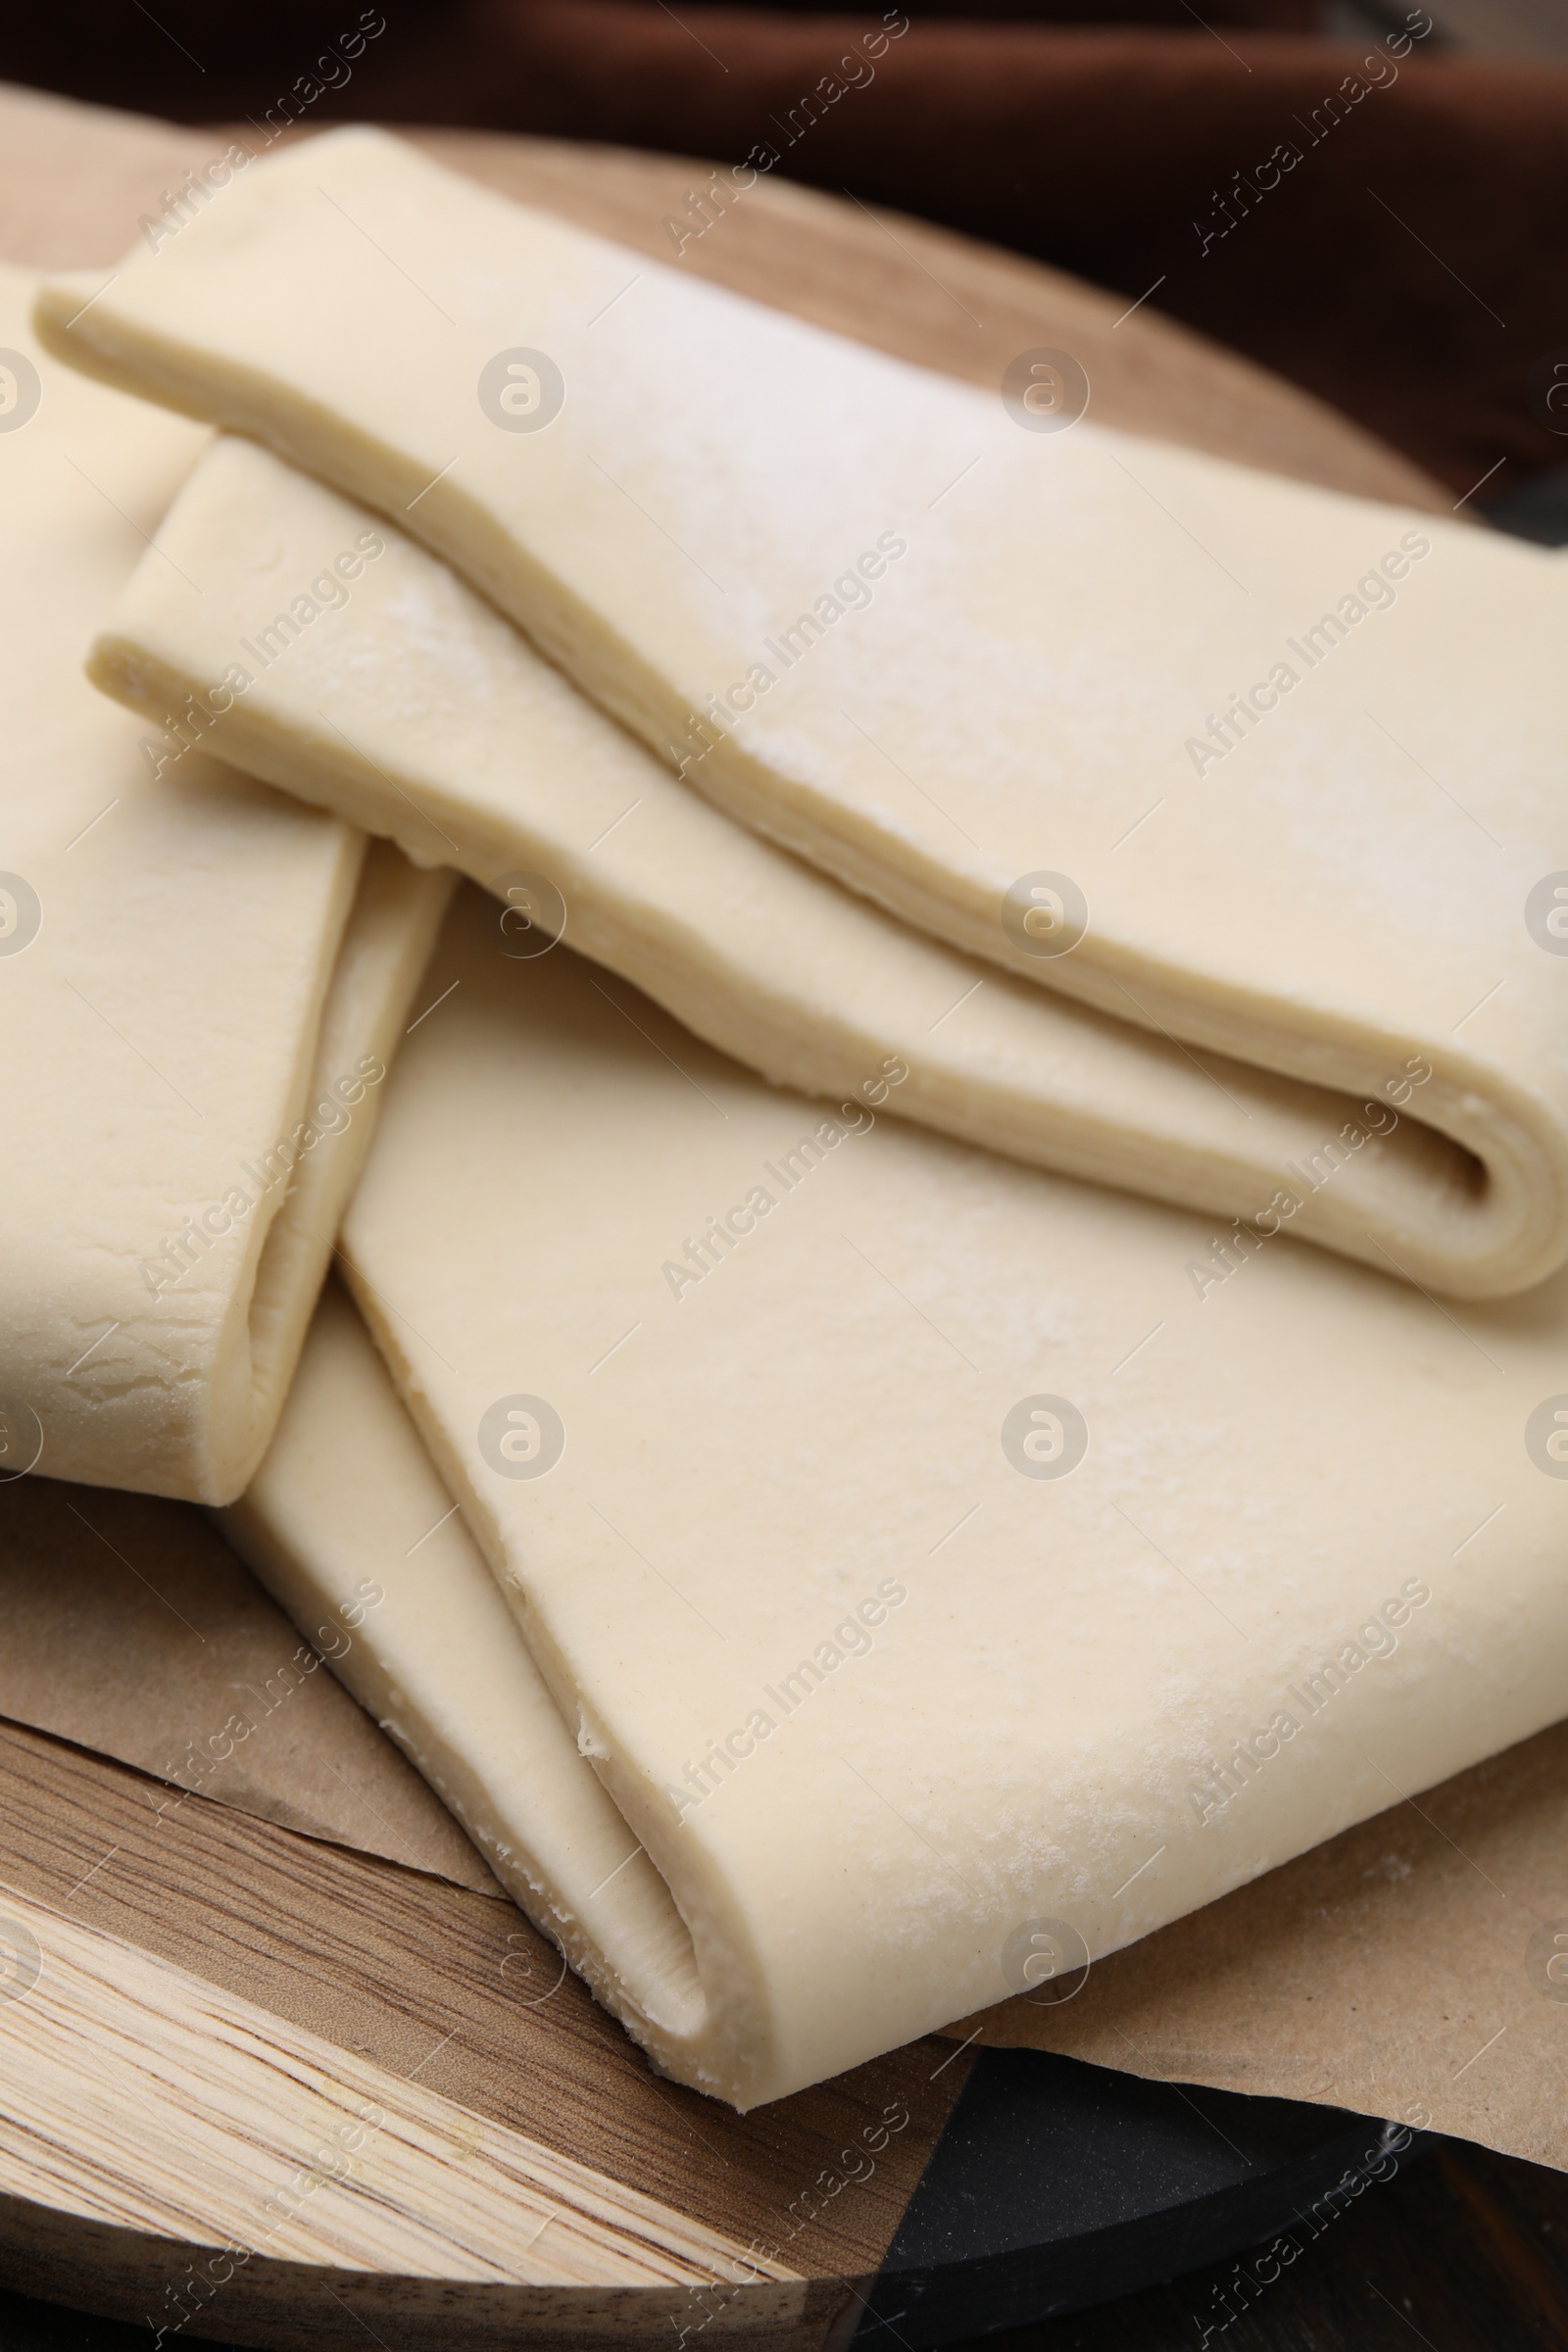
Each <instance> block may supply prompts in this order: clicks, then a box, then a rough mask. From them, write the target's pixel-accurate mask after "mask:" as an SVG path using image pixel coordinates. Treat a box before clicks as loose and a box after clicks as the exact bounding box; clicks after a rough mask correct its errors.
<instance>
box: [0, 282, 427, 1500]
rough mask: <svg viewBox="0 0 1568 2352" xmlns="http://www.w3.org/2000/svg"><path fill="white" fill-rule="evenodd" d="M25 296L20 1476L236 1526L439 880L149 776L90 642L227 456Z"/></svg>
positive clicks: (7, 971)
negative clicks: (172, 503) (232, 1520)
mask: <svg viewBox="0 0 1568 2352" xmlns="http://www.w3.org/2000/svg"><path fill="white" fill-rule="evenodd" d="M32 293H33V285H32V281H31V280H30V279H29V278H28V277H26V276H25V275H24V273H22V272H21V271H18V270H11V269H3V270H0V347H3V350H0V369H3V370H4V373H3V374H0V426H4V427H5V429H3V430H0V521H3V526H4V542H5V562H4V564H3V565H0V726H3V729H4V748H5V760H4V780H3V783H0V869H3V871H4V876H5V877H6V878H5V879H4V880H3V881H0V893H3V896H0V1097H3V1100H4V1102H5V1105H6V1124H7V1143H6V1149H5V1152H4V1166H3V1173H0V1231H3V1233H4V1242H3V1245H0V1400H3V1412H0V1476H5V1475H13V1474H16V1473H18V1472H22V1471H25V1470H27V1469H29V1468H31V1467H36V1468H38V1469H39V1470H40V1471H43V1472H45V1473H47V1474H49V1475H52V1476H54V1477H56V1478H68V1479H83V1480H88V1481H90V1482H93V1483H95V1484H103V1485H114V1486H122V1487H130V1488H136V1489H139V1490H141V1491H143V1492H150V1493H154V1494H166V1495H184V1496H187V1497H190V1498H194V1499H199V1500H209V1501H213V1500H227V1499H229V1498H230V1497H231V1496H232V1495H235V1494H236V1493H237V1492H238V1491H239V1490H240V1489H241V1488H242V1487H243V1486H244V1484H245V1482H246V1481H247V1480H248V1478H249V1477H250V1475H251V1472H252V1470H253V1469H254V1468H255V1466H256V1463H257V1461H258V1460H259V1459H260V1457H261V1454H262V1451H263V1449H264V1447H265V1446H266V1443H267V1439H268V1436H269V1434H270V1427H271V1423H272V1420H273V1417H274V1416H275V1413H276V1411H277V1408H278V1406H279V1404H280V1402H281V1400H282V1396H283V1392H284V1390H285V1388H286V1386H287V1383H288V1378H289V1374H290V1372H291V1370H292V1368H293V1360H294V1355H295V1352H296V1351H297V1349H298V1348H299V1345H300V1342H301V1340H302V1339H303V1336H304V1331H305V1326H306V1324H307V1322H308V1320H309V1317H310V1312H311V1308H312V1305H313V1303H314V1299H315V1295H316V1290H317V1287H318V1285H319V1281H320V1278H321V1274H322V1271H323V1269H324V1266H325V1263H326V1258H327V1253H328V1250H329V1247H330V1242H331V1236H332V1233H333V1230H334V1228H335V1225H336V1222H337V1218H338V1216H339V1214H340V1212H341V1208H342V1203H343V1201H344V1200H345V1199H346V1198H347V1195H348V1192H349V1190H350V1188H351V1186H352V1183H353V1180H354V1177H355V1175H356V1173H357V1171H358V1167H359V1164H360V1162H361V1160H362V1158H363V1156H364V1152H365V1148H366V1146H367V1144H368V1138H369V1131H370V1125H371V1122H372V1120H373V1117H374V1113H375V1108H376V1104H377V1100H378V1093H379V1089H378V1088H377V1087H376V1086H367V1085H366V1083H365V1080H364V1078H363V1076H361V1075H358V1074H357V1073H358V1072H359V1070H360V1065H361V1063H362V1060H365V1059H367V1058H368V1059H372V1060H373V1059H375V1058H376V1057H377V1056H379V1057H382V1059H383V1060H384V1058H385V1057H387V1056H389V1055H390V1054H391V1051H392V1046H393V1041H394V1038H395V1036H396V1035H397V1033H398V1032H399V1030H400V1029H401V1026H402V1019H401V1016H402V1011H403V1006H404V1005H405V1003H406V1000H407V996H408V993H409V991H410V990H411V989H412V988H413V987H414V985H415V983H416V982H417V977H418V972H419V968H420V965H421V963H422V961H423V958H424V956H425V955H426V954H427V953H428V947H429V942H430V939H431V937H432V935H433V931H434V928H435V925H436V923H437V921H438V920H439V915H440V908H441V905H442V897H443V883H442V878H441V877H438V876H430V875H421V874H418V873H417V872H415V871H414V869H413V868H411V867H410V866H409V864H408V863H407V861H406V860H405V859H404V858H402V857H401V856H399V855H398V853H397V852H396V851H394V850H392V849H390V848H387V847H377V848H376V849H374V850H373V851H372V852H371V854H370V856H369V858H367V857H366V846H365V839H364V836H363V834H361V833H360V832H358V831H357V830H355V829H354V828H352V827H350V826H348V825H345V824H342V823H340V822H338V821H336V820H334V819H331V818H327V817H323V816H322V815H320V814H319V813H317V812H316V811H313V810H307V809H301V808H299V807H298V806H297V805H294V804H291V803H288V802H285V801H283V800H282V799H280V798H279V796H278V795H277V794H275V793H273V792H271V791H270V790H269V789H267V788H266V787H265V786H262V785H259V784H257V783H255V782H253V781H251V780H250V779H249V778H247V777H243V776H240V775H238V774H236V773H235V772H234V771H233V770H231V769H227V768H222V767H220V766H219V765H217V763H216V762H214V761H212V760H208V759H206V758H205V756H204V755H203V754H202V753H200V752H192V753H191V754H189V755H188V757H187V758H185V759H183V760H179V761H178V762H176V763H168V764H166V765H165V767H164V769H163V772H162V773H161V774H158V775H155V774H154V772H153V770H154V766H155V765H156V760H148V759H147V758H146V757H145V756H144V753H143V750H142V739H143V736H144V734H145V729H144V728H142V727H140V726H138V725H137V724H136V722H135V721H134V720H133V719H131V718H130V717H128V716H127V715H126V714H125V713H124V712H123V711H116V710H114V709H113V707H112V706H111V705H110V704H108V703H107V702H106V701H105V700H104V699H103V697H102V696H101V695H98V694H95V693H94V692H93V691H92V689H91V688H90V687H89V686H88V684H87V682H86V680H85V678H84V677H83V675H82V661H83V657H84V655H85V652H86V648H87V645H88V641H89V639H90V637H91V634H92V630H93V628H94V626H95V625H96V623H97V621H98V620H99V619H100V618H101V617H102V615H103V613H104V612H105V611H106V609H107V608H108V606H109V604H110V603H111V602H112V601H113V599H114V597H115V595H116V594H117V593H118V591H119V589H120V588H121V586H122V585H123V581H124V579H125V578H126V576H127V574H128V573H129V571H130V569H131V566H132V564H133V563H134V562H135V560H136V558H137V557H138V556H139V555H140V554H141V552H142V550H143V548H144V547H145V546H146V545H147V544H148V539H149V535H150V534H156V531H157V527H158V521H159V517H160V516H161V515H162V513H163V511H164V509H165V507H166V506H167V504H168V502H169V499H170V497H171V496H172V492H173V490H174V489H175V487H176V486H177V484H178V483H179V481H180V479H181V477H182V476H183V475H184V473H185V472H186V471H187V470H188V468H189V466H191V464H192V463H193V461H194V460H195V458H196V457H197V455H198V453H199V451H200V449H201V448H202V445H203V442H204V440H205V438H206V436H205V435H204V434H202V433H201V432H199V431H198V430H196V429H195V428H194V427H192V426H190V425H188V424H186V423H184V422H182V421H181V420H179V419H177V418H174V417H170V416H169V415H168V414H167V413H166V412H164V411H162V410H159V409H155V408H149V407H147V406H145V405H144V404H142V403H141V402H138V401H132V400H127V399H125V398H123V396H121V395H120V394H117V393H114V392H108V391H105V390H103V389H101V388H100V387H98V386H96V385H91V384H87V383H85V382H83V380H82V379H81V377H80V376H78V375H76V374H75V373H73V370H71V369H70V368H62V367H61V366H60V365H59V364H58V363H57V362H55V361H53V360H51V359H50V358H48V357H47V355H45V354H44V353H43V352H42V351H40V350H39V349H38V347H37V346H36V344H35V343H33V341H32V339H31V336H30V334H29V331H28V329H27V326H26V324H25V320H26V316H27V311H28V307H29V305H30V302H31V299H32ZM34 391H36V394H37V401H36V406H35V407H33V394H34ZM29 410H30V411H31V413H30V414H28V413H27V412H28V411H29ZM7 416H10V417H13V418H17V419H20V421H17V422H15V423H13V424H11V425H9V426H6V417H7ZM340 1081H341V1082H342V1087H343V1089H344V1090H346V1091H347V1092H348V1093H350V1094H352V1095H354V1096H355V1098H356V1102H355V1104H354V1106H353V1107H349V1106H347V1105H346V1104H345V1103H344V1101H343V1096H342V1092H341V1091H340V1083H339V1082H340ZM323 1100H328V1101H329V1105H330V1106H329V1108H328V1109H327V1110H326V1111H325V1112H317V1111H316V1108H315V1106H316V1105H317V1104H318V1103H320V1102H322V1101H323ZM334 1131H335V1132H334ZM307 1132H309V1133H310V1134H312V1135H314V1136H316V1137H317V1138H319V1142H317V1143H315V1144H313V1145H312V1146H311V1148H310V1149H309V1150H305V1151H299V1150H297V1149H296V1148H297V1147H299V1146H301V1145H303V1144H304V1141H305V1136H306V1133H307ZM289 1156H293V1157H295V1158H297V1162H298V1173H297V1177H296V1180H295V1182H294V1184H293V1186H292V1189H290V1187H289V1185H288V1182H287V1180H286V1174H285V1169H286V1164H287V1158H288V1157H289ZM269 1162H270V1171H269V1165H268V1164H267V1163H269ZM247 1163H249V1164H251V1165H252V1166H257V1165H261V1166H262V1174H261V1175H260V1176H259V1177H257V1176H248V1175H247V1174H246V1172H245V1171H246V1167H247Z"/></svg>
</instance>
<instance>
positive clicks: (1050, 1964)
mask: <svg viewBox="0 0 1568 2352" xmlns="http://www.w3.org/2000/svg"><path fill="white" fill-rule="evenodd" d="M1392 1794H1393V1792H1392V1791H1391V1796H1392ZM1073 1958H1074V1955H1073V1954H1072V1953H1070V1952H1066V1951H1064V1950H1063V1948H1062V1945H1061V1942H1060V1940H1059V1938H1058V1937H1056V1936H1053V1934H1052V1932H1051V1927H1050V1924H1049V1923H1043V1931H1042V1933H1041V1935H1040V1936H1039V1939H1038V1943H1037V1947H1036V1957H1035V1959H1034V1961H1033V1963H1032V1973H1033V1974H1034V1975H1035V1976H1036V1977H1037V1978H1038V1980H1039V1982H1038V1983H1037V1985H1036V1986H1035V1988H1034V1989H1033V1990H1032V1991H1031V1992H1030V1993H1027V1994H1023V1995H1020V1996H1018V1997H1017V1998H1015V1999H1013V2000H1010V2001H1007V2002H1005V2003H1003V2004H1002V2006H1001V2007H999V2008H996V2009H989V2010H984V2011H982V2012H981V2013H980V2014H979V2015H978V2016H975V2017H971V2018H967V2019H964V2020H963V2021H962V2022H961V2023H960V2024H957V2025H955V2026H953V2027H950V2028H949V2029H947V2030H948V2032H950V2033H951V2034H954V2035H955V2036H956V2037H957V2038H958V2039H960V2040H963V2039H967V2038H968V2037H970V2036H971V2035H972V2036H974V2038H975V2039H976V2041H977V2043H979V2044H983V2045H990V2046H993V2047H1006V2046H1022V2047H1026V2048H1032V2049H1045V2050H1061V2051H1063V2052H1065V2053H1066V2054H1067V2055H1068V2056H1069V2057H1073V2058H1086V2059H1089V2060H1091V2061H1093V2063H1095V2064H1096V2065H1099V2066H1114V2067H1121V2068H1123V2069H1125V2070H1126V2071H1127V2072H1129V2073H1132V2074H1139V2075H1147V2076H1150V2077H1152V2078H1153V2079H1154V2080H1156V2081H1160V2082H1207V2083H1212V2084H1213V2085H1214V2086H1215V2087H1216V2088H1219V2089H1224V2090H1250V2091H1260V2092H1269V2093H1272V2094H1274V2095H1276V2096H1278V2097H1280V2098H1293V2099H1310V2100H1313V2101H1316V2102H1317V2103H1318V2104H1320V2105H1323V2106H1333V2107H1342V2106H1343V2107H1354V2108H1359V2109H1360V2110H1361V2111H1362V2112H1363V2113H1365V2114H1367V2115H1378V2116H1388V2117H1394V2118H1397V2120H1398V2121H1400V2122H1402V2123H1406V2124H1412V2125H1417V2126H1424V2125H1430V2126H1431V2127H1432V2128H1433V2129H1434V2130H1435V2131H1451V2132H1453V2133H1455V2134H1456V2135H1457V2136H1459V2137H1460V2138H1463V2139H1475V2140H1480V2141H1481V2142H1482V2143H1483V2145H1485V2146H1487V2147H1492V2148H1500V2149H1502V2150H1503V2151H1504V2152H1505V2153H1506V2154H1508V2155H1510V2156H1526V2157H1528V2158H1529V2159H1530V2160H1531V2162H1532V2163H1535V2164H1549V2165H1552V2166H1554V2167H1556V2169H1557V2170H1559V2171H1562V2170H1565V2169H1568V2119H1565V2116H1564V2110H1563V2099H1562V2070H1563V2065H1564V2061H1565V2060H1568V1725H1563V1724H1558V1725H1556V1726H1555V1727H1554V1728H1553V1729H1552V1730H1550V1731H1546V1732H1542V1733H1540V1734H1539V1735H1538V1736H1537V1737H1536V1738H1535V1739H1534V1740H1525V1741H1524V1742H1523V1743H1522V1744H1521V1745H1520V1746H1518V1747H1513V1748H1509V1749H1508V1750H1507V1751H1506V1752H1505V1753H1504V1754H1502V1755H1500V1756H1497V1757H1495V1758H1494V1759H1493V1761H1492V1762H1490V1763H1487V1764H1480V1765H1477V1766H1475V1767H1474V1768H1473V1769H1472V1770H1471V1771H1469V1772H1466V1773H1461V1774H1460V1775H1459V1776H1458V1777H1457V1778H1456V1779H1454V1780H1451V1781H1447V1782H1445V1783H1444V1785H1443V1786H1442V1787H1441V1788H1438V1789H1429V1790H1428V1791H1426V1793H1425V1794H1423V1795H1420V1796H1418V1797H1412V1798H1411V1799H1409V1800H1408V1801H1398V1802H1394V1803H1392V1804H1391V1806H1390V1809H1389V1811H1388V1812H1386V1813H1380V1814H1378V1815H1377V1816H1376V1817H1375V1818H1374V1819H1373V1820H1371V1821H1366V1822H1363V1823H1361V1824H1360V1826H1359V1827H1358V1828H1356V1829H1353V1830H1347V1831H1345V1832H1344V1833H1343V1834H1342V1835H1341V1836H1340V1837H1338V1838H1332V1839H1331V1840H1330V1841H1329V1843H1327V1844H1326V1845H1321V1846H1318V1847H1316V1848H1315V1849H1314V1850H1313V1851H1312V1852H1311V1853H1307V1854H1302V1855H1300V1856H1299V1857H1298V1859H1297V1860H1296V1861H1294V1862H1288V1863H1286V1864H1285V1866H1284V1867H1283V1868H1282V1869H1280V1870H1276V1871H1271V1872H1270V1873H1269V1875H1268V1876H1267V1877H1266V1878H1263V1879H1259V1880H1258V1881H1257V1882H1256V1883H1255V1884H1254V1885H1253V1886H1250V1887H1241V1888H1239V1889H1238V1890H1237V1892H1236V1893H1234V1894H1228V1895H1226V1896H1224V1897H1223V1898H1222V1900H1221V1901H1219V1902H1217V1903H1211V1904H1210V1905H1209V1906H1208V1907H1207V1909H1206V1910H1202V1911H1197V1912H1194V1913H1193V1915H1192V1916H1191V1917H1190V1918H1188V1919H1184V1920H1180V1921H1178V1922H1177V1923H1176V1925H1175V1926H1174V1927H1169V1928H1162V1929H1160V1930H1159V1931H1158V1932H1157V1933H1156V1934H1155V1935H1152V1936H1148V1937H1146V1938H1145V1940H1144V1941H1143V1942H1142V1943H1136V1944H1132V1945H1130V1946H1129V1947H1128V1949H1127V1950H1126V1951H1122V1952H1117V1953H1115V1954H1114V1955H1113V1956H1112V1957H1111V1958H1110V1959H1108V1960H1105V1961H1103V1962H1102V1963H1101V1964H1100V1965H1099V1966H1098V1967H1097V1968H1095V1969H1092V1970H1091V1971H1090V1972H1089V1974H1088V1976H1087V1977H1085V1975H1084V1973H1083V1971H1082V1970H1081V1969H1079V1968H1075V1967H1074V1966H1073V1965H1072V1961H1073ZM1063 1994H1065V1995H1066V1996H1067V1997H1066V1998H1065V1999H1063V1998H1062V1997H1061V1996H1062V1995H1063Z"/></svg>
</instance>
